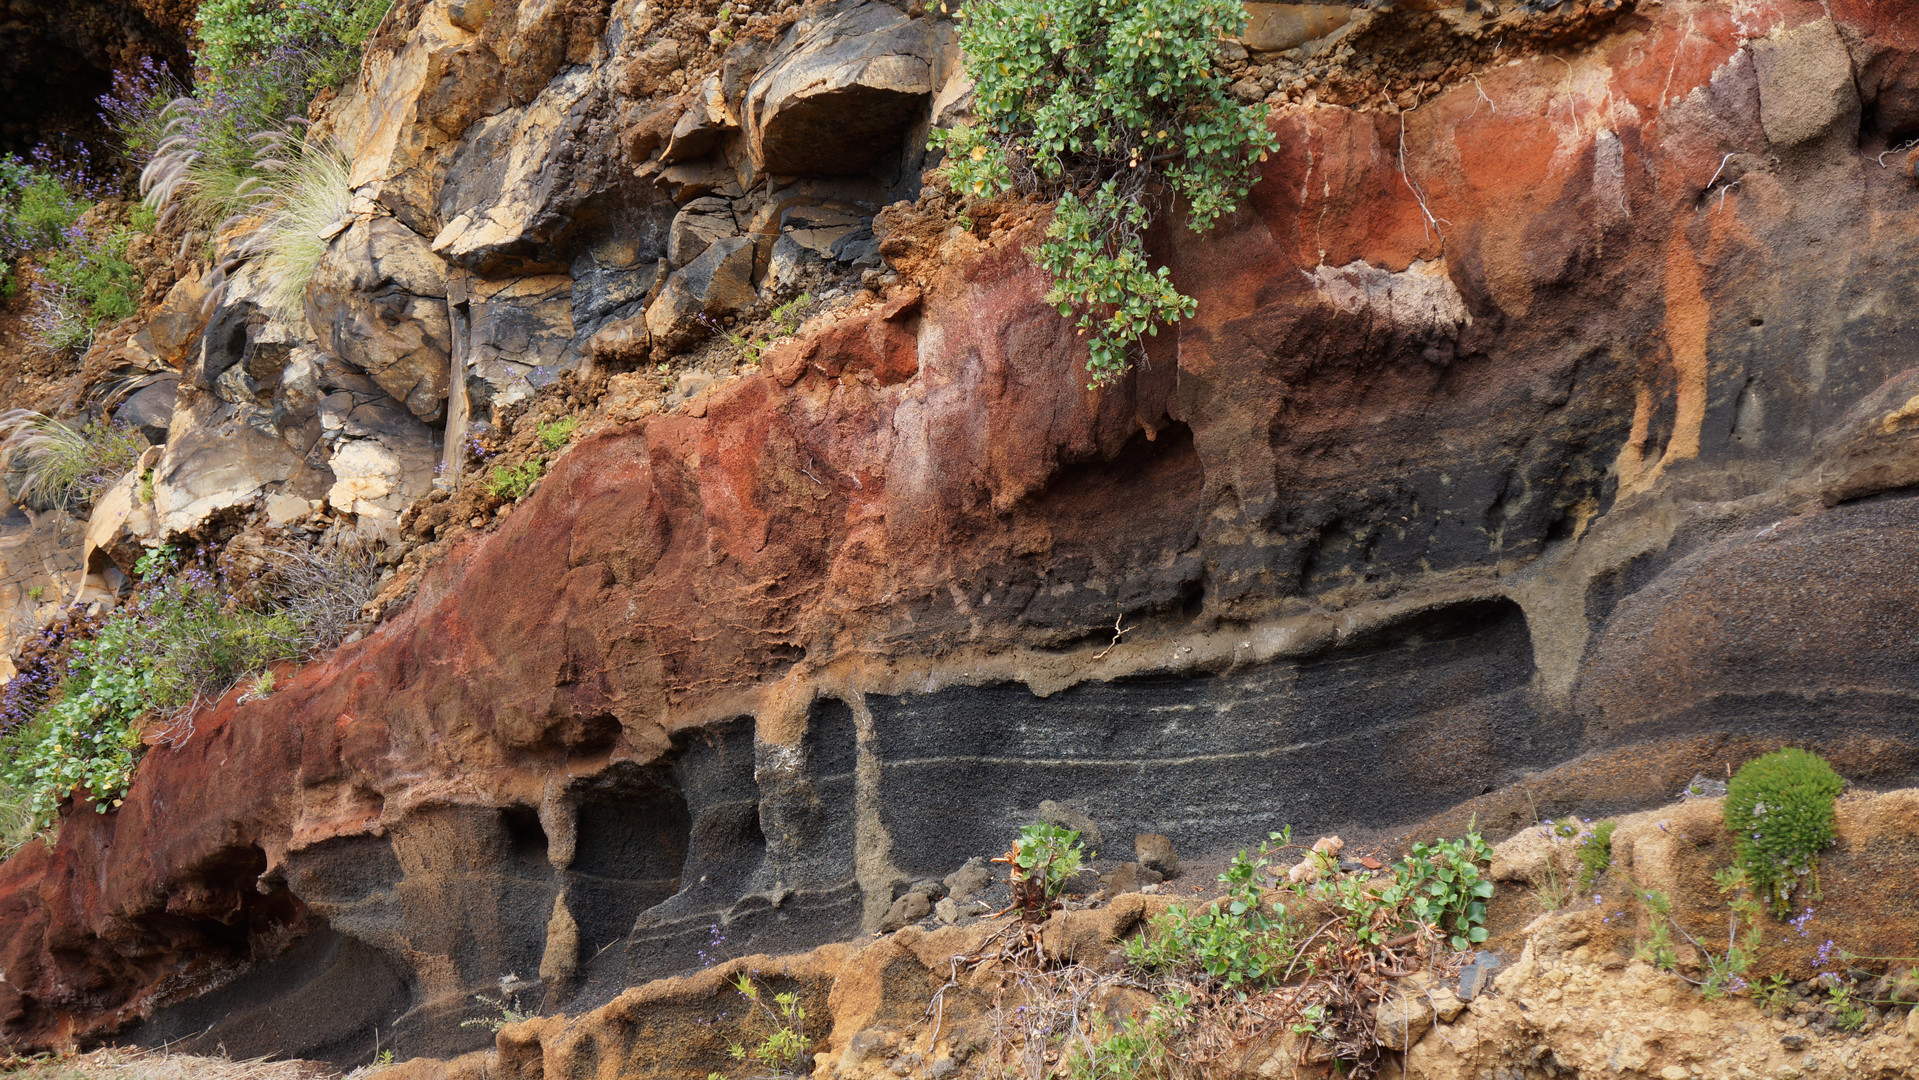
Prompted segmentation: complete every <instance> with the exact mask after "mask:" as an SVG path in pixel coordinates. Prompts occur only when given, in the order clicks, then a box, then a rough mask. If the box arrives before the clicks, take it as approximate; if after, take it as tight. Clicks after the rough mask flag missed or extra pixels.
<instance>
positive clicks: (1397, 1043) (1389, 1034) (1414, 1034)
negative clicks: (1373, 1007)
mask: <svg viewBox="0 0 1919 1080" xmlns="http://www.w3.org/2000/svg"><path fill="white" fill-rule="evenodd" d="M1432 1024H1433V1010H1432V1009H1431V1008H1429V1007H1427V1004H1426V1002H1425V1001H1423V1000H1421V999H1420V998H1418V997H1406V996H1404V995H1399V994H1395V995H1394V996H1392V997H1390V998H1388V999H1386V1000H1385V1001H1382V1002H1380V1003H1379V1007H1378V1011H1377V1012H1375V1013H1374V1019H1373V1038H1374V1039H1376V1040H1378V1041H1379V1044H1380V1045H1381V1046H1385V1047H1389V1048H1391V1049H1393V1050H1410V1049H1412V1045H1413V1044H1414V1043H1416V1042H1418V1041H1419V1037H1420V1036H1421V1035H1424V1034H1426V1029H1427V1028H1429V1027H1431V1026H1432Z"/></svg>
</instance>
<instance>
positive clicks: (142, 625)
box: [0, 548, 300, 828]
mask: <svg viewBox="0 0 1919 1080" xmlns="http://www.w3.org/2000/svg"><path fill="white" fill-rule="evenodd" d="M136 573H138V574H140V575H141V576H142V577H143V579H144V581H143V584H142V587H141V589H140V590H139V591H138V592H137V593H136V594H135V595H134V596H133V597H132V598H131V599H130V600H128V601H127V602H126V604H124V605H123V606H122V607H120V608H119V609H118V610H116V611H115V612H114V613H113V614H112V615H110V616H108V617H107V618H106V620H105V621H104V622H103V623H102V624H101V625H100V627H99V629H98V630H97V631H96V632H95V633H94V634H93V637H92V638H91V640H87V641H81V642H78V643H76V644H74V645H73V646H72V648H71V650H70V653H69V654H68V656H67V657H66V658H65V661H64V670H63V671H61V672H60V673H59V675H58V686H57V689H55V690H54V692H53V693H52V694H51V695H50V698H49V699H48V700H47V702H46V704H45V705H44V707H41V708H39V709H37V710H35V711H33V712H32V713H31V714H28V715H19V716H10V717H9V718H8V721H9V723H11V724H12V725H13V726H12V727H10V728H7V727H0V783H4V784H5V785H7V786H10V787H11V788H13V789H14V790H15V791H16V792H18V793H20V794H22V795H24V796H25V798H26V810H27V813H28V814H29V815H30V816H31V818H32V820H33V822H34V824H35V826H36V827H37V828H45V827H48V826H50V825H51V824H52V822H53V820H54V814H55V812H56V810H57V809H58V808H59V805H60V803H61V802H62V801H64V800H65V799H66V798H67V797H68V796H69V795H71V794H73V793H74V792H75V791H79V790H84V791H85V792H86V793H87V794H88V795H90V796H91V798H92V802H93V807H94V809H95V810H97V811H99V812H101V813H105V812H106V811H107V810H109V809H111V808H113V807H114V806H117V805H119V800H120V799H121V797H122V796H124V795H125V794H126V790H127V785H128V784H129V783H131V782H132V779H133V768H134V765H135V764H136V763H137V762H138V761H139V758H140V754H141V750H142V743H141V735H142V730H143V727H144V726H145V723H144V722H145V721H148V720H166V719H168V718H171V717H176V716H179V715H181V714H183V713H187V712H190V711H191V710H192V709H193V708H194V707H195V706H197V705H198V704H200V703H201V702H203V701H208V700H214V699H217V698H219V697H220V696H222V695H224V694H225V693H226V692H227V691H228V690H230V689H232V688H233V686H234V685H235V684H236V683H238V682H239V681H240V680H241V679H242V678H243V677H245V676H247V675H249V674H251V673H254V672H257V671H259V670H261V669H262V668H263V667H265V666H266V665H267V664H269V663H272V662H273V661H276V660H290V659H294V658H295V657H297V656H298V655H299V634H300V627H299V625H298V624H297V622H296V620H295V619H294V618H293V617H292V616H290V615H288V614H287V613H285V612H284V611H281V610H258V609H253V608H248V607H245V606H242V605H240V604H237V603H234V602H233V601H232V599H231V598H230V590H229V589H228V588H227V587H226V585H225V583H224V582H222V581H220V580H219V579H218V578H217V577H216V576H215V575H214V574H212V573H210V572H208V571H206V570H203V569H198V568H194V567H188V568H185V569H180V568H178V567H177V562H176V557H175V555H174V553H173V552H172V551H171V550H170V549H167V548H158V549H155V551H153V552H151V553H149V555H148V556H147V557H146V558H143V559H142V560H141V562H140V565H139V566H138V567H136ZM22 677H23V676H15V678H16V679H19V678H22Z"/></svg>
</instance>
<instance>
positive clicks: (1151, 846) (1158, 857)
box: [1133, 833, 1179, 881]
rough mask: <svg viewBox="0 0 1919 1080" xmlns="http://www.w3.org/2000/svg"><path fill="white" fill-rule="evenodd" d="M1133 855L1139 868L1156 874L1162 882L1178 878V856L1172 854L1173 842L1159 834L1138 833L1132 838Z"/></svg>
mask: <svg viewBox="0 0 1919 1080" xmlns="http://www.w3.org/2000/svg"><path fill="white" fill-rule="evenodd" d="M1133 855H1134V856H1135V857H1137V858H1138V860H1139V865H1140V866H1142V867H1144V868H1145V869H1147V870H1152V871H1155V872H1157V873H1158V874H1159V876H1160V878H1161V879H1162V880H1165V881H1171V880H1172V879H1174V878H1176V877H1178V876H1179V856H1178V855H1176V854H1174V853H1173V842H1172V841H1171V840H1168V839H1167V838H1166V837H1164V836H1161V835H1160V834H1159V833H1140V834H1139V835H1138V836H1135V837H1133Z"/></svg>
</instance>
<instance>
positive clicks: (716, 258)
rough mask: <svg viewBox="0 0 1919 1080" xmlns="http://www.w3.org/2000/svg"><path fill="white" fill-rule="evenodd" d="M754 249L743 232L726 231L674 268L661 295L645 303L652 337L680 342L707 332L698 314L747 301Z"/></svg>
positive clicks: (677, 344)
mask: <svg viewBox="0 0 1919 1080" xmlns="http://www.w3.org/2000/svg"><path fill="white" fill-rule="evenodd" d="M753 250H754V249H753V241H752V240H751V239H750V238H748V237H744V236H733V237H726V238H723V239H719V240H715V241H713V243H712V244H711V246H709V247H708V248H707V249H706V250H705V251H704V252H702V253H701V254H700V257H699V258H697V259H694V260H693V261H692V262H690V263H688V264H687V265H686V266H684V267H682V268H681V269H679V270H676V271H674V272H673V276H672V277H671V278H668V279H667V282H666V287H665V288H664V289H662V290H660V298H659V299H657V300H655V301H653V304H652V306H650V307H648V308H647V309H646V328H647V331H648V332H649V333H651V334H652V335H653V339H654V340H655V341H656V342H658V343H660V344H662V345H665V346H666V347H668V348H681V347H684V346H685V345H688V344H690V343H692V342H694V341H697V340H699V339H700V338H702V337H704V336H706V327H705V325H704V324H703V323H702V322H701V321H700V319H701V317H702V316H704V317H706V318H709V319H710V318H717V317H719V316H721V315H724V314H726V313H728V312H731V311H740V310H742V309H744V308H747V307H751V306H752V304H753V300H754V293H753Z"/></svg>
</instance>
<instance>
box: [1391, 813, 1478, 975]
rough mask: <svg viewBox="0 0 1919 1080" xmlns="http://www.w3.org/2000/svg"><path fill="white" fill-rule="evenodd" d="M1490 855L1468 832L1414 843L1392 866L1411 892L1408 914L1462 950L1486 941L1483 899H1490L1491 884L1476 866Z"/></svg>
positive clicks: (1475, 836)
mask: <svg viewBox="0 0 1919 1080" xmlns="http://www.w3.org/2000/svg"><path fill="white" fill-rule="evenodd" d="M1492 854H1493V850H1492V847H1491V846H1490V845H1488V844H1487V843H1486V841H1485V840H1483V839H1482V838H1481V837H1480V835H1479V834H1478V833H1476V832H1473V833H1467V834H1466V836H1465V838H1464V839H1461V840H1435V841H1433V842H1432V843H1431V844H1414V845H1413V852H1412V855H1411V856H1409V857H1408V858H1407V859H1406V861H1405V862H1403V863H1401V864H1400V866H1399V867H1398V868H1397V876H1398V878H1399V879H1400V881H1402V882H1404V883H1405V884H1406V885H1407V886H1408V887H1409V888H1410V889H1411V890H1412V893H1413V899H1412V905H1411V906H1412V912H1413V914H1414V915H1416V916H1417V917H1418V918H1420V919H1421V920H1422V921H1424V922H1427V923H1431V924H1435V925H1437V926H1439V927H1440V929H1441V931H1442V932H1444V933H1446V934H1447V935H1448V936H1449V938H1450V940H1451V944H1452V947H1453V948H1455V949H1458V950H1461V951H1462V952H1463V951H1464V950H1466V949H1469V948H1471V947H1472V946H1474V945H1477V944H1478V943H1480V942H1482V941H1484V940H1486V901H1487V900H1488V899H1490V898H1491V897H1492V895H1493V882H1492V879H1491V878H1487V877H1482V876H1481V875H1480V872H1479V864H1480V863H1483V862H1486V861H1487V860H1489V859H1491V858H1492Z"/></svg>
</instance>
